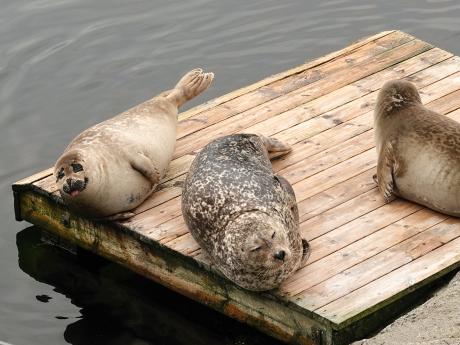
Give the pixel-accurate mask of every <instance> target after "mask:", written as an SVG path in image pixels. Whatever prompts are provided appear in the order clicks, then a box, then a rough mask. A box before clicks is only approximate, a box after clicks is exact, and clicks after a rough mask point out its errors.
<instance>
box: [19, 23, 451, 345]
mask: <svg viewBox="0 0 460 345" xmlns="http://www.w3.org/2000/svg"><path fill="white" fill-rule="evenodd" d="M395 78H405V79H407V80H410V81H412V82H413V83H415V84H416V85H417V87H418V89H419V90H420V93H421V97H422V100H423V102H424V103H425V104H427V105H428V107H430V108H432V109H435V110H436V111H438V112H441V113H443V114H445V115H446V116H449V117H451V118H453V119H456V120H457V121H460V58H459V57H457V56H453V54H451V53H449V52H446V51H443V50H441V49H439V48H436V47H433V46H432V45H430V44H428V43H425V42H423V41H420V40H418V39H416V38H414V37H412V36H410V35H408V34H405V33H403V32H400V31H387V32H382V33H379V34H377V35H375V36H372V37H369V38H365V39H363V40H361V41H358V42H356V43H353V44H351V45H350V46H348V47H346V48H345V49H342V50H340V51H337V52H334V53H332V54H329V55H327V56H324V57H321V58H319V59H317V60H314V61H310V62H307V63H305V64H303V65H301V66H299V67H296V68H293V69H291V70H289V71H286V72H283V73H280V74H277V75H274V76H271V77H269V78H267V79H264V80H262V81H260V82H258V83H255V84H253V85H250V86H248V87H245V88H242V89H240V90H236V91H234V92H231V93H229V94H227V95H224V96H222V97H220V98H217V99H215V100H212V101H210V102H207V103H205V104H203V105H201V106H198V107H196V108H193V109H191V110H189V111H187V112H185V113H182V114H181V115H180V123H179V128H178V142H177V147H176V152H175V155H174V160H173V161H172V163H171V166H170V169H169V172H168V174H167V177H166V178H165V179H164V181H163V183H162V184H161V189H160V190H159V191H158V192H156V193H155V194H154V195H153V196H152V197H151V198H150V199H148V200H147V201H146V202H145V203H144V204H142V205H141V206H140V207H139V208H138V209H136V216H135V217H134V218H132V219H131V220H130V221H128V222H124V223H114V222H111V223H109V222H104V223H102V222H94V221H90V220H87V219H84V218H81V217H79V216H77V215H74V214H72V213H69V211H68V210H67V209H66V207H65V206H63V205H62V202H61V200H60V198H59V195H58V193H57V190H56V186H55V184H54V178H53V177H52V176H51V172H52V171H51V169H49V170H46V171H43V172H41V173H38V174H36V175H33V176H31V177H29V178H26V179H24V180H21V181H19V182H17V183H16V184H15V185H14V186H13V190H14V195H15V208H16V216H17V219H18V220H22V219H24V220H27V221H29V222H31V223H34V224H37V225H38V226H40V227H42V228H44V229H46V230H48V231H50V232H52V233H55V234H57V235H58V236H60V237H62V238H65V239H67V240H70V241H71V242H73V243H75V244H77V245H78V246H81V247H83V248H86V249H89V250H91V251H93V252H95V253H97V254H100V255H102V256H104V257H107V258H109V259H110V260H113V261H116V262H119V263H120V264H122V265H125V266H127V267H129V268H130V269H132V270H134V271H137V272H139V273H140V274H142V275H144V276H146V277H148V278H151V279H153V280H155V281H157V282H158V283H160V284H163V285H165V286H167V287H168V288H170V289H173V290H175V291H177V292H179V293H181V294H184V295H186V296H188V297H190V298H192V299H194V300H197V301H199V302H201V303H204V304H206V305H208V306H210V307H212V308H214V309H217V310H219V311H220V312H222V313H224V314H226V315H228V316H230V317H232V318H235V319H238V320H240V321H242V322H245V323H248V324H250V325H253V326H254V327H257V328H259V329H260V330H262V331H263V332H265V333H268V334H270V335H272V336H274V337H277V338H279V339H281V340H283V341H286V342H291V343H296V344H322V345H332V344H347V343H348V342H349V341H350V340H352V339H354V338H359V337H363V336H366V335H367V334H368V333H369V332H370V331H372V330H374V329H375V328H377V327H382V326H383V325H384V323H385V321H386V320H388V319H389V318H391V317H393V316H394V315H395V314H397V313H398V312H401V311H402V310H403V308H404V306H405V305H406V304H410V303H411V302H413V301H414V300H417V298H419V297H420V295H421V293H423V291H424V290H425V289H426V287H427V286H429V285H430V284H431V283H433V282H435V281H437V280H438V279H439V278H440V277H442V276H444V275H445V274H447V273H448V272H450V271H452V270H454V269H455V268H457V267H459V266H460V221H459V220H458V219H455V218H451V217H447V216H445V215H442V214H438V213H435V212H433V211H430V210H428V209H426V208H423V207H421V206H419V205H417V204H413V203H410V202H407V201H403V200H396V201H394V202H392V203H390V204H387V205H385V204H384V202H383V199H382V197H381V196H380V195H379V193H378V191H377V188H376V185H375V184H374V182H373V180H372V175H373V174H374V173H375V170H376V169H375V167H376V157H377V156H376V152H375V148H374V139H373V130H372V124H373V107H374V102H375V99H376V94H377V92H378V90H379V88H380V87H381V86H382V85H383V83H384V82H385V81H387V80H389V79H395ZM236 132H248V133H251V132H256V133H262V134H265V135H270V136H275V137H277V138H279V139H282V140H284V141H286V142H288V143H289V144H291V145H292V147H293V151H292V153H291V154H289V155H287V156H286V157H284V158H283V159H279V160H277V161H275V162H274V169H275V171H276V172H277V173H278V174H281V175H282V176H284V177H286V178H287V179H288V180H289V181H290V182H291V184H292V185H293V187H294V190H295V192H296V195H297V201H298V205H299V212H300V220H301V225H300V227H301V231H302V235H303V237H304V238H306V239H308V240H309V241H310V244H311V247H312V254H311V257H310V259H309V260H308V263H307V264H306V266H305V267H302V268H301V269H300V270H299V271H298V272H296V273H295V274H294V275H293V276H292V277H291V278H290V279H288V280H287V281H286V282H285V283H284V284H283V285H282V286H281V287H280V289H278V290H276V291H272V292H267V293H253V292H248V291H245V290H243V289H240V288H238V287H237V286H235V285H234V284H232V283H231V282H229V281H228V280H226V279H225V278H223V277H222V276H221V275H220V274H219V273H217V272H216V271H215V270H214V269H213V268H212V267H210V266H209V264H208V262H207V261H206V259H205V258H204V257H203V256H202V253H201V251H200V248H199V247H198V245H197V243H196V242H195V241H194V240H193V238H192V237H191V235H190V233H189V232H188V231H187V228H186V226H185V224H184V221H183V219H182V216H181V209H180V194H181V187H180V186H181V181H183V180H184V178H185V174H186V172H187V169H188V167H189V164H190V163H191V161H192V160H193V158H194V156H195V154H196V153H197V152H198V151H199V150H200V148H202V147H203V146H204V145H205V144H207V143H208V142H209V141H211V140H212V139H215V138H216V137H219V136H222V135H226V134H230V133H236Z"/></svg>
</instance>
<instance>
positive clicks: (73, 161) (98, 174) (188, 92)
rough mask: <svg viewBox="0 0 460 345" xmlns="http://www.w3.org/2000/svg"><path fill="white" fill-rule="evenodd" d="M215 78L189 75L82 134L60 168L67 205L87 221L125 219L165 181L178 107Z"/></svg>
mask: <svg viewBox="0 0 460 345" xmlns="http://www.w3.org/2000/svg"><path fill="white" fill-rule="evenodd" d="M213 77H214V75H213V74H212V73H203V71H202V70H201V69H195V70H192V71H190V72H188V73H187V74H186V75H185V76H184V77H182V79H181V80H180V81H179V82H178V83H177V85H176V86H175V87H174V89H172V90H169V91H165V92H163V93H161V94H160V95H158V96H157V97H154V98H153V99H151V100H149V101H146V102H144V103H142V104H140V105H138V106H136V107H134V108H132V109H130V110H128V111H126V112H124V113H122V114H120V115H117V116H115V117H113V118H111V119H109V120H107V121H104V122H101V123H99V124H97V125H95V126H93V127H91V128H89V129H87V130H85V131H84V132H82V133H81V134H80V135H78V136H77V137H76V138H75V139H74V140H73V141H72V142H71V143H70V144H69V146H67V148H66V149H65V151H64V153H63V154H62V156H61V157H60V158H59V159H58V160H57V162H56V164H55V166H54V176H55V178H56V184H57V187H58V188H59V192H60V194H61V196H62V198H63V200H64V202H65V203H66V204H67V205H69V206H70V207H72V208H74V209H75V210H77V211H80V212H82V213H83V214H85V215H86V216H89V217H94V218H105V219H124V218H129V217H131V216H133V215H134V214H133V213H132V212H129V210H132V209H133V208H135V207H136V206H138V205H139V204H141V203H142V202H143V201H144V200H145V199H146V198H147V197H148V196H149V195H150V194H151V193H152V192H153V190H154V189H155V187H156V186H157V185H158V183H159V182H160V180H161V178H162V177H163V176H164V174H165V172H166V170H167V168H168V165H169V162H170V160H171V157H172V155H173V152H174V146H175V143H176V126H177V114H178V108H179V107H180V106H181V105H182V104H184V103H185V102H186V101H188V100H190V99H192V98H194V97H196V96H198V95H199V94H200V93H201V92H203V91H204V90H206V89H207V88H208V86H209V85H210V84H211V81H212V80H213Z"/></svg>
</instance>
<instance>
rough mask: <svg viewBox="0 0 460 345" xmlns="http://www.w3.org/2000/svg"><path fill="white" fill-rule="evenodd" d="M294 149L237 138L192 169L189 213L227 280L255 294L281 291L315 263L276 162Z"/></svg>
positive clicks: (186, 191) (203, 154)
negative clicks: (274, 168)
mask: <svg viewBox="0 0 460 345" xmlns="http://www.w3.org/2000/svg"><path fill="white" fill-rule="evenodd" d="M290 150H291V148H290V147H289V146H287V145H285V144H283V143H282V142H280V141H279V140H277V139H274V138H267V137H264V136H259V135H255V134H235V135H230V136H226V137H221V138H218V139H216V140H214V141H212V142H211V143H209V144H208V145H206V146H205V147H204V148H203V149H202V150H201V151H200V153H199V154H198V155H197V156H196V157H195V159H194V161H193V162H192V164H191V166H190V170H189V172H188V175H187V178H186V180H185V183H184V187H183V192H182V214H183V217H184V220H185V223H186V224H187V226H188V228H189V230H190V232H191V234H192V236H193V237H194V238H195V240H196V241H197V242H198V244H199V245H200V246H201V248H202V249H203V251H204V253H205V254H207V256H208V257H209V258H210V260H211V262H212V263H213V264H214V265H215V266H216V268H218V269H219V270H220V271H221V272H222V273H223V275H225V276H226V277H227V278H229V279H230V280H232V281H233V282H235V283H236V284H238V285H239V286H241V287H243V288H245V289H248V290H254V291H263V290H270V289H273V288H275V287H277V286H278V285H279V284H280V283H281V282H282V281H283V280H284V279H286V278H287V277H288V276H289V275H290V274H291V273H293V272H294V271H295V270H296V269H297V268H298V267H299V266H300V265H301V263H303V262H304V261H305V260H306V259H307V258H308V256H309V252H310V250H309V245H308V242H307V241H306V240H303V239H302V238H301V236H300V232H299V214H298V209H297V203H296V199H295V194H294V190H293V189H292V187H291V185H290V184H289V182H288V181H287V180H285V179H284V178H283V177H281V176H278V175H274V174H273V171H272V167H271V163H270V158H274V157H278V156H281V155H283V154H286V153H288V152H289V151H290Z"/></svg>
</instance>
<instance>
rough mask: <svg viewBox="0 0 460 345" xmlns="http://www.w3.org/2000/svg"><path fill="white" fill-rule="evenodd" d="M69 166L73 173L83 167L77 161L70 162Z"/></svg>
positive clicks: (81, 169)
mask: <svg viewBox="0 0 460 345" xmlns="http://www.w3.org/2000/svg"><path fill="white" fill-rule="evenodd" d="M70 166H71V167H72V170H73V172H74V173H77V172H80V171H83V167H82V165H81V164H79V163H72V164H70Z"/></svg>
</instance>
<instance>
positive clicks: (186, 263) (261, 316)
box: [14, 185, 336, 345]
mask: <svg viewBox="0 0 460 345" xmlns="http://www.w3.org/2000/svg"><path fill="white" fill-rule="evenodd" d="M29 186H30V188H29V189H27V188H26V186H24V185H22V186H21V188H20V190H16V191H15V193H14V198H15V207H17V209H16V210H15V212H16V214H17V215H18V216H19V218H20V219H22V220H26V221H28V222H30V223H32V224H35V225H37V226H39V227H41V228H43V229H45V230H46V231H49V232H51V233H53V234H55V235H57V236H59V237H62V238H64V239H65V240H67V241H69V242H71V243H74V244H75V245H77V246H80V247H82V248H84V249H86V250H89V251H92V252H94V253H96V254H98V255H100V256H103V257H105V258H107V259H109V260H111V261H114V262H117V263H119V264H121V265H123V266H126V267H128V268H129V269H131V270H133V271H135V272H137V273H139V274H141V275H143V276H145V277H147V278H149V279H151V280H153V281H155V282H157V283H159V284H161V285H163V286H165V287H167V288H169V289H171V290H173V291H176V292H178V293H180V294H182V295H184V296H187V297H188V298H191V299H193V300H195V301H198V302H200V303H203V304H205V305H206V306H208V307H211V308H213V309H215V310H217V311H219V312H221V313H223V314H225V315H227V316H229V317H231V318H234V319H236V320H238V321H241V322H244V323H247V324H249V325H251V326H253V327H255V328H257V329H259V330H260V331H262V332H264V333H266V334H268V335H270V336H273V337H275V338H277V339H279V340H281V341H284V342H289V343H291V344H299V345H300V344H301V345H332V344H334V343H333V340H332V334H333V328H334V326H336V325H333V324H332V323H331V322H330V321H329V320H327V319H325V318H322V317H321V316H319V315H317V314H314V313H311V312H309V311H308V310H305V309H300V308H299V307H298V306H296V305H294V304H293V303H292V302H290V301H288V300H283V299H282V298H280V297H278V296H275V295H274V294H271V293H254V292H250V291H246V290H243V289H240V288H238V287H237V286H236V285H234V284H232V283H230V282H229V281H227V280H226V279H225V278H223V277H221V276H220V275H218V274H216V273H215V272H214V271H213V270H212V269H211V268H210V267H209V266H207V267H203V266H205V265H203V264H201V263H199V262H197V261H195V260H193V259H192V258H190V257H187V256H184V255H182V254H179V253H177V252H174V251H172V250H171V249H169V248H167V247H165V246H162V245H161V244H159V243H157V242H154V241H152V240H149V239H148V238H146V237H145V238H135V237H137V236H136V235H135V233H134V232H133V231H130V230H129V229H127V228H124V227H123V226H122V225H121V224H117V226H114V224H115V223H113V222H112V223H108V222H96V221H91V220H87V219H85V218H83V217H80V216H78V215H75V214H72V213H69V212H68V210H67V209H66V208H65V206H64V205H62V202H60V201H59V199H58V198H56V197H53V196H52V195H47V193H46V192H45V191H43V190H40V189H39V188H37V187H35V188H34V187H32V186H31V185H29Z"/></svg>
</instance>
